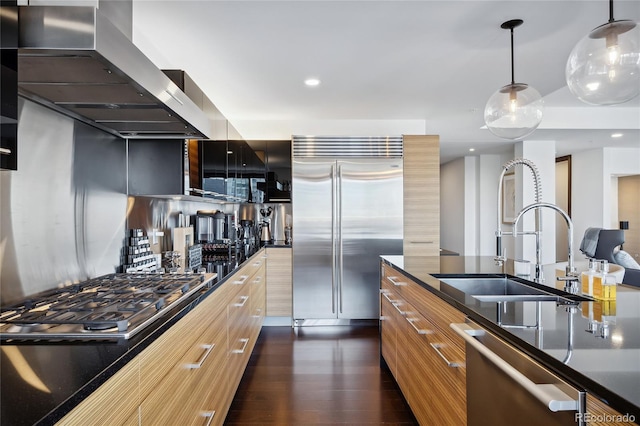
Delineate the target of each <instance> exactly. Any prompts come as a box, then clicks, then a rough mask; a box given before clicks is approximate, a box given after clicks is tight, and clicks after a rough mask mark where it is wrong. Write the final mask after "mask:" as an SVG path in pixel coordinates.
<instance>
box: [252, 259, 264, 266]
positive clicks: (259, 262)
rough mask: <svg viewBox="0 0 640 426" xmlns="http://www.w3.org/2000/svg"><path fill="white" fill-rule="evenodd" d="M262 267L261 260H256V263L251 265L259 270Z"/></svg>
mask: <svg viewBox="0 0 640 426" xmlns="http://www.w3.org/2000/svg"><path fill="white" fill-rule="evenodd" d="M261 265H262V260H258V261H257V262H254V263H253V266H255V267H256V268H259V267H260V266H261Z"/></svg>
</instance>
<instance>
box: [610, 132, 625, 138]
mask: <svg viewBox="0 0 640 426" xmlns="http://www.w3.org/2000/svg"><path fill="white" fill-rule="evenodd" d="M623 135H624V133H611V137H612V138H621V137H622V136H623Z"/></svg>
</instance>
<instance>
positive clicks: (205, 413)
mask: <svg viewBox="0 0 640 426" xmlns="http://www.w3.org/2000/svg"><path fill="white" fill-rule="evenodd" d="M215 415H216V412H215V410H213V411H203V412H202V413H200V416H202V417H206V418H207V423H205V426H209V425H211V422H212V421H213V417H214V416H215Z"/></svg>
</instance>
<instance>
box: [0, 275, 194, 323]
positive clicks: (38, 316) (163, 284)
mask: <svg viewBox="0 0 640 426" xmlns="http://www.w3.org/2000/svg"><path fill="white" fill-rule="evenodd" d="M203 280H204V277H203V276H201V275H192V274H189V275H173V274H172V275H161V274H158V275H148V274H110V275H106V276H102V277H98V278H94V279H91V280H88V281H85V282H82V283H79V284H73V285H71V286H67V287H64V288H60V289H55V290H52V291H48V292H45V293H41V294H39V295H35V296H32V297H30V298H28V299H25V300H23V301H21V302H19V303H17V304H14V305H12V306H8V307H3V308H2V309H1V312H0V322H1V323H4V324H17V325H37V324H48V325H79V326H82V328H83V329H84V330H105V331H109V330H111V329H117V331H118V332H126V331H127V330H128V328H129V326H130V324H131V322H132V321H133V320H134V319H136V320H137V322H138V323H140V322H143V321H144V320H145V319H146V318H150V317H152V316H154V315H155V314H156V313H157V312H158V311H160V310H161V309H162V308H164V307H165V306H168V305H170V304H171V303H173V302H175V301H176V300H178V299H180V297H181V296H183V295H184V294H186V293H187V292H189V290H190V289H192V288H194V287H199V284H200V283H202V281H203Z"/></svg>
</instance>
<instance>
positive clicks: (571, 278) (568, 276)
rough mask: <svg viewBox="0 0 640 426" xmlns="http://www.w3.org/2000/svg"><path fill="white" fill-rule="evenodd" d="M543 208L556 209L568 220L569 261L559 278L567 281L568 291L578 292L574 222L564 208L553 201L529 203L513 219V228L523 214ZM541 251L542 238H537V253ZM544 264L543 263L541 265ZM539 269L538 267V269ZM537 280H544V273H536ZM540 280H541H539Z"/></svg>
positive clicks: (566, 287) (566, 289)
mask: <svg viewBox="0 0 640 426" xmlns="http://www.w3.org/2000/svg"><path fill="white" fill-rule="evenodd" d="M543 208H549V209H552V210H555V211H556V212H558V213H560V215H561V216H562V217H563V218H564V220H565V222H567V239H568V242H567V246H568V255H567V257H568V262H567V267H566V268H565V276H564V277H558V278H557V279H558V280H559V281H565V291H568V292H570V293H576V292H577V290H578V289H577V288H576V287H574V285H573V284H575V283H577V280H578V276H577V274H576V268H575V266H573V222H572V221H571V218H570V217H569V215H568V214H567V213H566V212H565V211H564V210H562V209H561V208H560V207H558V206H556V205H555V204H551V203H533V204H529V205H528V206H526V207H525V208H523V209H522V210H521V211H520V213H518V215H517V216H516V218H515V220H514V221H513V229H514V230H515V229H516V227H517V226H518V222H519V221H520V218H522V216H523V215H524V214H525V213H526V212H528V211H529V210H532V209H535V210H536V211H537V212H538V213H540V211H541V210H542V209H543ZM540 252H541V249H540V239H539V238H536V254H539V253H540ZM537 262H538V263H541V262H540V260H538V261H537ZM540 266H542V265H540ZM537 267H538V265H536V268H537ZM536 270H537V269H536ZM535 280H536V282H543V279H542V275H540V276H538V275H536V278H535ZM538 280H540V281H538Z"/></svg>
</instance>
